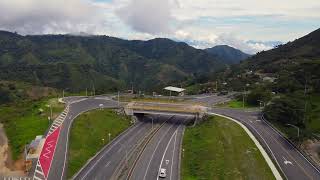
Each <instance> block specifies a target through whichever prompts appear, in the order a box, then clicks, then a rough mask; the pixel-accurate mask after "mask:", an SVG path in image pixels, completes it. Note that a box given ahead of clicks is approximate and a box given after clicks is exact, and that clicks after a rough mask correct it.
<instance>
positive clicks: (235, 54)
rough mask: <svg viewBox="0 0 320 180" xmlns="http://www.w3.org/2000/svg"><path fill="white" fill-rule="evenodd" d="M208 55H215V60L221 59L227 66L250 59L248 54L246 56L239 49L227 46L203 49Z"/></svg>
mask: <svg viewBox="0 0 320 180" xmlns="http://www.w3.org/2000/svg"><path fill="white" fill-rule="evenodd" d="M205 51H207V52H208V53H210V54H213V55H215V56H216V57H217V58H219V59H222V60H223V61H224V62H226V63H228V64H238V63H240V62H241V61H242V60H245V59H247V58H249V57H250V55H249V54H246V53H244V52H242V51H240V50H239V49H235V48H233V47H230V46H227V45H219V46H215V47H212V48H208V49H205Z"/></svg>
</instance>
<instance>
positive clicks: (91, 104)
mask: <svg viewBox="0 0 320 180" xmlns="http://www.w3.org/2000/svg"><path fill="white" fill-rule="evenodd" d="M66 101H67V103H68V104H69V112H68V113H67V114H66V116H65V118H64V121H63V123H62V125H61V126H60V128H59V130H60V135H59V136H58V140H57V144H56V147H55V150H54V152H53V157H52V162H50V163H49V165H51V166H49V168H48V175H47V179H48V180H60V179H61V180H62V179H67V178H66V172H67V166H68V165H67V159H68V143H69V142H68V141H69V132H70V127H71V125H72V121H73V120H74V119H75V118H76V117H77V116H78V115H79V114H81V113H82V112H85V111H88V110H92V109H96V108H99V107H100V106H101V104H102V105H103V107H109V108H112V107H117V102H115V101H112V100H110V99H109V98H107V97H105V98H100V97H99V98H83V97H69V98H66ZM42 170H44V167H42ZM34 179H45V177H44V175H42V176H41V174H39V173H37V174H36V173H35V175H34Z"/></svg>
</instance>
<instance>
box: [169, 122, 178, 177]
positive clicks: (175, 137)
mask: <svg viewBox="0 0 320 180" xmlns="http://www.w3.org/2000/svg"><path fill="white" fill-rule="evenodd" d="M179 127H180V126H179ZM179 127H178V129H179ZM178 129H177V131H178ZM177 131H176V135H175V136H174V142H173V150H172V159H171V170H170V180H171V177H172V166H173V158H174V152H175V150H176V141H177V134H178V133H177ZM179 173H180V172H179Z"/></svg>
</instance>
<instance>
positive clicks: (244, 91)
mask: <svg viewBox="0 0 320 180" xmlns="http://www.w3.org/2000/svg"><path fill="white" fill-rule="evenodd" d="M249 86H250V84H246V85H245V86H244V88H243V94H242V107H243V109H244V99H245V94H246V87H249Z"/></svg>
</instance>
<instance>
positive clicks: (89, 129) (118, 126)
mask: <svg viewBox="0 0 320 180" xmlns="http://www.w3.org/2000/svg"><path fill="white" fill-rule="evenodd" d="M129 125H130V121H129V119H127V118H125V117H123V116H119V115H117V114H116V113H115V112H113V111H112V110H93V111H89V112H86V113H84V114H82V115H80V116H79V117H78V118H77V119H76V120H75V121H74V123H73V125H72V129H71V136H70V151H69V167H68V178H71V177H72V176H73V175H74V174H75V173H76V172H77V171H78V170H79V169H80V168H81V167H82V166H83V165H84V164H85V163H86V161H87V160H88V159H89V158H91V157H92V156H94V155H95V154H96V153H97V152H98V151H99V150H100V149H101V148H102V147H103V146H104V145H105V144H107V143H108V139H109V138H108V133H111V139H113V138H114V137H116V136H117V135H119V134H120V133H121V132H122V131H124V130H125V129H127V128H128V127H129ZM102 139H104V141H103V140H102Z"/></svg>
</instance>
